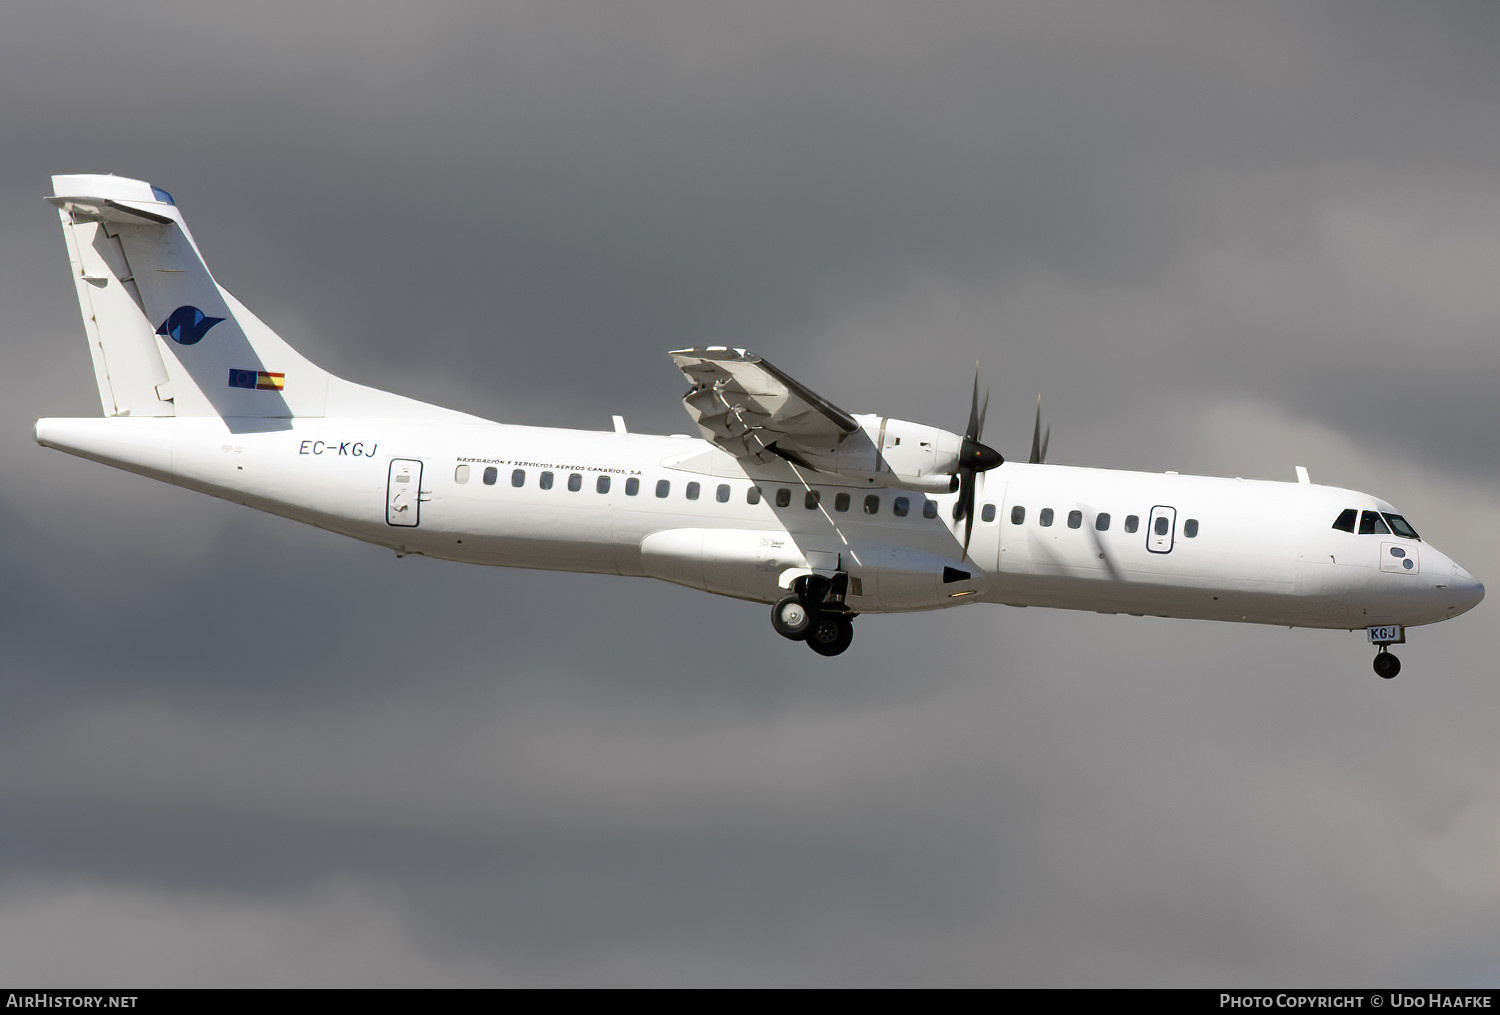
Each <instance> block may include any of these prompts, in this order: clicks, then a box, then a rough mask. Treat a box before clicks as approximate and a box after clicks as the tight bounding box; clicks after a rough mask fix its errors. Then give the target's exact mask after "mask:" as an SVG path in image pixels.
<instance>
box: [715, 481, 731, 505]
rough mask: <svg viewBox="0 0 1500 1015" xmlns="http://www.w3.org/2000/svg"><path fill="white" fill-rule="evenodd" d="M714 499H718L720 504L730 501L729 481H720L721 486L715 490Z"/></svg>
mask: <svg viewBox="0 0 1500 1015" xmlns="http://www.w3.org/2000/svg"><path fill="white" fill-rule="evenodd" d="M714 500H716V501H718V502H719V503H720V504H728V503H729V484H728V483H720V484H719V488H718V489H717V490H715V491H714Z"/></svg>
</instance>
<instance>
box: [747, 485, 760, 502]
mask: <svg viewBox="0 0 1500 1015" xmlns="http://www.w3.org/2000/svg"><path fill="white" fill-rule="evenodd" d="M745 503H746V504H759V503H760V487H758V486H752V487H751V488H750V489H748V490H746V491H745Z"/></svg>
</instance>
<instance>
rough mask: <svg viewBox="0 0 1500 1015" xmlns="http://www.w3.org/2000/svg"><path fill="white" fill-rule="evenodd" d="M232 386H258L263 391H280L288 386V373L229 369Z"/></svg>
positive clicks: (230, 384)
mask: <svg viewBox="0 0 1500 1015" xmlns="http://www.w3.org/2000/svg"><path fill="white" fill-rule="evenodd" d="M229 386H230V387H231V388H257V389H259V390H261V391H280V390H281V389H282V388H284V387H286V374H271V373H267V372H266V371H264V370H231V371H229Z"/></svg>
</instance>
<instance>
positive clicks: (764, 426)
mask: <svg viewBox="0 0 1500 1015" xmlns="http://www.w3.org/2000/svg"><path fill="white" fill-rule="evenodd" d="M669 355H670V356H671V357H672V361H673V362H674V363H676V364H677V368H678V369H679V370H681V371H682V373H683V375H684V376H686V377H687V379H688V380H689V381H691V382H692V384H693V387H692V389H691V390H689V391H688V393H687V394H686V395H684V396H683V398H682V404H683V405H685V406H686V407H687V411H688V415H689V416H692V417H693V422H695V423H697V424H698V429H699V430H701V431H702V432H703V436H704V437H705V438H707V439H708V440H709V441H711V442H713V443H714V444H717V445H718V446H719V447H721V448H723V449H724V450H725V451H727V452H729V453H730V454H731V455H734V456H735V457H736V458H752V459H764V456H765V455H766V454H768V453H769V454H772V455H776V456H778V457H780V458H787V459H790V460H791V461H793V462H804V461H806V460H807V459H809V458H814V457H817V456H819V455H827V454H828V453H829V452H831V451H835V450H837V447H838V445H839V442H841V441H842V440H843V439H844V438H845V437H846V436H848V435H849V434H851V433H854V432H855V431H856V430H858V429H859V424H858V423H857V422H855V419H854V417H853V416H851V415H849V414H848V413H847V412H845V411H844V410H843V409H840V408H839V407H838V406H836V405H834V404H833V403H832V402H830V401H828V400H827V399H826V398H823V397H822V396H820V395H817V394H814V393H813V392H812V391H809V390H808V389H807V388H805V387H803V386H802V385H801V384H799V383H798V382H797V381H794V380H793V379H792V378H790V377H788V376H787V375H786V374H784V373H782V372H781V371H780V370H778V369H776V368H775V367H774V366H772V365H771V364H770V363H767V362H766V361H765V360H763V359H761V358H760V357H759V356H756V355H755V354H754V353H749V352H746V351H745V350H744V349H726V348H724V347H722V346H710V347H709V348H707V349H679V350H677V351H675V352H672V353H670V354H669Z"/></svg>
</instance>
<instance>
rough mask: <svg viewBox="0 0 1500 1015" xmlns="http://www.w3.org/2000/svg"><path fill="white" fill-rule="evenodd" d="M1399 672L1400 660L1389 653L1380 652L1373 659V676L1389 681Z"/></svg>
mask: <svg viewBox="0 0 1500 1015" xmlns="http://www.w3.org/2000/svg"><path fill="white" fill-rule="evenodd" d="M1400 672H1401V660H1400V659H1397V658H1396V657H1395V656H1393V655H1391V654H1390V653H1389V652H1381V653H1380V654H1379V655H1377V656H1376V657H1375V675H1376V676H1378V677H1384V678H1385V679H1386V680H1390V679H1391V678H1392V677H1394V676H1395V675H1396V674H1398V673H1400Z"/></svg>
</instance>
